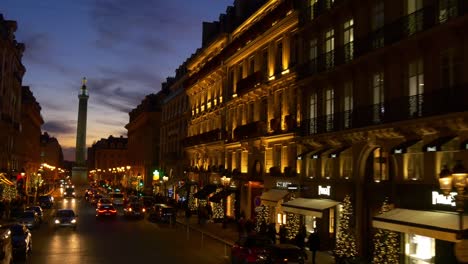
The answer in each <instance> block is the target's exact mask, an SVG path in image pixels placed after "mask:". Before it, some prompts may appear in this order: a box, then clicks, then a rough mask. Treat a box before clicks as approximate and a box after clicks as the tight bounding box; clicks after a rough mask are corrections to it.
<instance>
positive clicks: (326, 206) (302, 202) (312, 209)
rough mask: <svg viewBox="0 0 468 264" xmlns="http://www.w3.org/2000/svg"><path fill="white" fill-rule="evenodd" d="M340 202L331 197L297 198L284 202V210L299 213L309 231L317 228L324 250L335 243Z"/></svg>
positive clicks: (288, 212) (330, 247) (289, 212)
mask: <svg viewBox="0 0 468 264" xmlns="http://www.w3.org/2000/svg"><path fill="white" fill-rule="evenodd" d="M338 204H339V202H337V201H334V200H329V199H309V198H296V199H293V200H290V201H288V202H286V203H283V204H282V210H283V212H284V213H287V214H295V215H299V216H300V217H301V220H300V221H301V223H302V224H303V225H305V226H306V229H307V231H308V232H312V231H313V230H314V229H315V228H316V229H317V231H318V233H319V236H320V241H321V244H322V250H328V249H332V248H333V245H334V240H335V234H336V230H335V229H336V228H335V222H336V217H337V213H338V212H337V205H338Z"/></svg>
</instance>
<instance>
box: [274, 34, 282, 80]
mask: <svg viewBox="0 0 468 264" xmlns="http://www.w3.org/2000/svg"><path fill="white" fill-rule="evenodd" d="M275 59H276V63H275V73H280V72H281V71H282V70H283V43H281V41H278V42H277V43H276V58H275Z"/></svg>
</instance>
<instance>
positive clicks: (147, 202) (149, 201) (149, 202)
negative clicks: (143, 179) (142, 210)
mask: <svg viewBox="0 0 468 264" xmlns="http://www.w3.org/2000/svg"><path fill="white" fill-rule="evenodd" d="M140 200H141V202H142V203H143V205H144V206H145V207H146V208H150V207H151V206H153V204H154V203H155V199H154V197H153V196H142V197H141V198H140Z"/></svg>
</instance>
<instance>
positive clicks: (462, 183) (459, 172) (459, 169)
mask: <svg viewBox="0 0 468 264" xmlns="http://www.w3.org/2000/svg"><path fill="white" fill-rule="evenodd" d="M466 174H467V171H466V169H465V168H464V167H463V165H462V164H461V161H460V160H457V164H456V165H455V167H453V171H452V176H453V185H454V186H455V188H456V189H462V190H463V189H464V188H465V187H466Z"/></svg>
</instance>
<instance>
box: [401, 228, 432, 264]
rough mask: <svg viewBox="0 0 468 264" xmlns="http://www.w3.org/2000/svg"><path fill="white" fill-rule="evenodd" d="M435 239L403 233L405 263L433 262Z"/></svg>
mask: <svg viewBox="0 0 468 264" xmlns="http://www.w3.org/2000/svg"><path fill="white" fill-rule="evenodd" d="M435 246H436V243H435V239H434V238H432V237H425V236H420V235H414V234H406V233H405V258H406V260H405V263H434V262H433V261H434V259H435Z"/></svg>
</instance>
